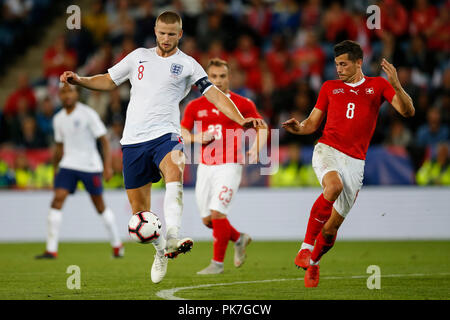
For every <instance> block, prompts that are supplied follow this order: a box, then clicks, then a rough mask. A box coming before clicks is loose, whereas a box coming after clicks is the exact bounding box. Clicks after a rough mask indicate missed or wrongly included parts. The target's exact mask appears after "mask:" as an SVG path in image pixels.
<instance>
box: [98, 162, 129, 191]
mask: <svg viewBox="0 0 450 320" xmlns="http://www.w3.org/2000/svg"><path fill="white" fill-rule="evenodd" d="M111 160H112V170H113V176H112V177H111V179H109V180H108V181H103V186H104V187H105V189H123V188H124V182H123V175H122V155H121V154H114V155H113V156H112V158H111Z"/></svg>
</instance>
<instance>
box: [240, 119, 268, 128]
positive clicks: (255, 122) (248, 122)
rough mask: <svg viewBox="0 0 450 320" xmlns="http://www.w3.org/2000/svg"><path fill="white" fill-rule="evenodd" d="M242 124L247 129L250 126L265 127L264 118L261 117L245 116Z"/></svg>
mask: <svg viewBox="0 0 450 320" xmlns="http://www.w3.org/2000/svg"><path fill="white" fill-rule="evenodd" d="M241 126H243V127H244V128H245V129H250V128H255V129H256V128H263V127H265V124H264V120H263V119H259V118H245V119H244V120H243V121H242V122H241Z"/></svg>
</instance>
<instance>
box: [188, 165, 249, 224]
mask: <svg viewBox="0 0 450 320" xmlns="http://www.w3.org/2000/svg"><path fill="white" fill-rule="evenodd" d="M241 177H242V165H241V164H238V163H225V164H219V165H205V164H199V165H198V168H197V182H196V184H195V197H196V199H197V205H198V208H199V210H200V216H201V217H202V218H205V217H207V216H209V215H211V210H215V211H218V212H220V213H223V214H228V212H229V211H230V206H231V203H232V200H233V198H234V195H235V194H236V192H237V191H238V189H239V185H240V184H241Z"/></svg>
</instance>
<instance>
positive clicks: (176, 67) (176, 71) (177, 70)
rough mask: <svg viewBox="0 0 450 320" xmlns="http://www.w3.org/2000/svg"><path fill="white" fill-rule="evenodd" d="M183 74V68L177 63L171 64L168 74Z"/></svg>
mask: <svg viewBox="0 0 450 320" xmlns="http://www.w3.org/2000/svg"><path fill="white" fill-rule="evenodd" d="M182 72H183V66H182V65H181V64H178V63H172V65H171V66H170V73H171V74H173V75H175V76H179V75H180V74H181V73H182Z"/></svg>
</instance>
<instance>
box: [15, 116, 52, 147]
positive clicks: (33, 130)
mask: <svg viewBox="0 0 450 320" xmlns="http://www.w3.org/2000/svg"><path fill="white" fill-rule="evenodd" d="M16 145H17V146H20V147H23V148H26V149H39V148H45V147H48V145H47V144H46V141H45V139H44V136H43V135H42V133H41V132H40V131H39V128H38V127H37V124H36V119H35V118H33V117H26V118H25V119H24V120H23V121H22V127H21V132H20V136H19V137H18V140H17V141H16Z"/></svg>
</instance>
